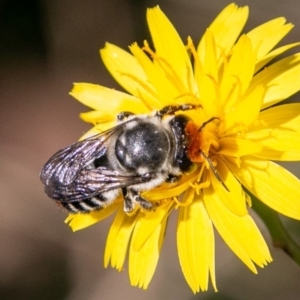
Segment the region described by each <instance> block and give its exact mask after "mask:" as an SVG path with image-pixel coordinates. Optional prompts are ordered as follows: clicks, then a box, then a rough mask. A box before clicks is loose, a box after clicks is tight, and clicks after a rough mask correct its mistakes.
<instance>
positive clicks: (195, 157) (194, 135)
mask: <svg viewBox="0 0 300 300" xmlns="http://www.w3.org/2000/svg"><path fill="white" fill-rule="evenodd" d="M185 133H186V136H187V139H188V144H187V155H188V157H189V159H190V161H192V162H194V163H199V162H203V160H204V158H203V156H202V155H201V144H202V136H201V132H199V127H197V125H196V124H195V123H193V122H192V121H189V122H188V123H187V124H186V127H185Z"/></svg>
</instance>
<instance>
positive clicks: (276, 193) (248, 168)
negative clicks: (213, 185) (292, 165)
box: [228, 158, 300, 220]
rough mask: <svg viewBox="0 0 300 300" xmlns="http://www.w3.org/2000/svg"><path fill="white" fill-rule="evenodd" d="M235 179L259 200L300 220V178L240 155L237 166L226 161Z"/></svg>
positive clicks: (276, 167) (279, 167) (273, 165)
mask: <svg viewBox="0 0 300 300" xmlns="http://www.w3.org/2000/svg"><path fill="white" fill-rule="evenodd" d="M228 166H229V168H230V169H231V171H232V172H233V173H234V175H235V176H236V177H237V178H238V180H239V181H240V182H241V183H242V184H243V185H244V186H245V187H246V188H247V189H248V190H249V191H250V192H251V193H253V194H254V195H255V196H256V197H257V198H258V199H259V200H261V201H262V202H264V203H265V204H266V205H268V206H270V207H271V208H273V209H274V210H276V211H278V212H280V213H281V214H283V215H286V216H288V217H290V218H294V219H297V220H300V201H299V199H300V180H299V179H298V178H297V177H296V176H294V175H293V174H291V173H290V172H289V171H287V170H286V169H284V168H282V167H281V166H279V165H277V164H275V163H273V162H271V161H264V160H256V159H250V158H249V159H245V158H242V161H241V167H240V168H238V167H236V166H235V165H233V164H232V163H228Z"/></svg>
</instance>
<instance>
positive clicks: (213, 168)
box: [201, 151, 230, 192]
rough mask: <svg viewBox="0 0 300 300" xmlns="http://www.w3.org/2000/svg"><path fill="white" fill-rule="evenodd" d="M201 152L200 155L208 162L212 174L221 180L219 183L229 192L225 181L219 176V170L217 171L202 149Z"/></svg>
mask: <svg viewBox="0 0 300 300" xmlns="http://www.w3.org/2000/svg"><path fill="white" fill-rule="evenodd" d="M201 154H202V156H203V157H204V158H205V159H206V161H207V162H208V164H209V166H210V168H211V170H212V171H213V173H214V175H215V176H216V178H217V179H218V180H219V181H220V182H221V184H222V185H223V187H224V188H225V190H226V191H227V192H230V190H229V188H228V187H227V186H226V184H225V182H224V181H223V180H222V178H221V176H220V174H219V172H218V171H217V169H216V168H215V166H214V165H213V163H212V161H211V159H210V158H209V157H208V156H206V155H205V154H204V153H203V151H201Z"/></svg>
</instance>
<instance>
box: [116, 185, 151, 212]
mask: <svg viewBox="0 0 300 300" xmlns="http://www.w3.org/2000/svg"><path fill="white" fill-rule="evenodd" d="M122 193H123V196H124V211H125V212H126V213H130V212H132V211H133V210H134V208H135V204H138V205H139V206H140V207H141V208H143V209H145V210H151V209H152V208H153V206H152V203H151V202H149V201H147V200H146V199H144V198H143V197H142V196H141V195H140V193H139V192H138V191H136V190H134V189H131V188H123V189H122Z"/></svg>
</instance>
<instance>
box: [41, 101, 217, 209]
mask: <svg viewBox="0 0 300 300" xmlns="http://www.w3.org/2000/svg"><path fill="white" fill-rule="evenodd" d="M197 108H199V106H197V105H193V104H183V105H170V106H166V107H164V108H163V109H161V110H159V111H157V112H154V113H152V114H149V115H134V114H133V113H130V112H122V113H120V114H119V115H118V116H117V118H118V124H117V125H116V126H115V127H113V128H111V129H109V130H107V131H105V132H102V133H100V134H97V135H95V136H92V137H89V138H87V139H85V140H83V141H80V142H77V143H74V144H72V145H70V146H68V147H66V148H63V149H62V150H60V151H58V152H57V153H56V154H54V155H53V156H52V157H51V158H50V159H49V161H48V162H47V163H46V164H45V166H44V167H43V169H42V171H41V175H40V178H41V181H42V182H43V184H44V185H45V192H46V194H47V195H48V196H49V197H50V198H52V199H54V200H56V202H57V203H58V204H59V205H60V206H62V207H63V208H64V209H66V210H67V211H68V212H70V213H84V212H91V211H95V210H99V209H102V208H104V207H106V206H108V205H109V204H111V203H112V202H113V201H114V200H116V198H117V197H118V196H119V195H123V198H124V211H125V212H127V213H130V212H132V211H133V210H134V209H135V207H136V206H139V207H140V208H142V209H144V210H151V209H153V204H152V203H151V202H150V201H148V200H147V199H144V198H143V197H142V196H141V193H142V192H143V191H147V190H151V189H153V188H155V187H157V186H159V185H160V184H162V183H163V182H174V181H176V180H178V178H179V177H180V176H181V175H182V174H183V173H184V172H186V171H188V170H189V169H190V168H191V166H192V165H193V161H192V160H191V157H190V153H189V149H190V148H191V143H192V142H193V136H191V134H189V133H188V132H187V130H186V128H187V126H188V124H190V123H191V122H192V121H191V120H190V119H189V118H188V117H187V116H185V115H183V114H175V113H176V112H178V111H187V110H191V109H197ZM195 134H197V133H195ZM194 140H195V139H194ZM205 159H208V160H209V158H208V157H205ZM209 163H210V164H211V161H210V160H209ZM211 166H212V164H211ZM212 167H213V166H212ZM215 174H216V176H219V175H218V173H217V172H215ZM219 180H220V179H219ZM220 181H221V180H220Z"/></svg>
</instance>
